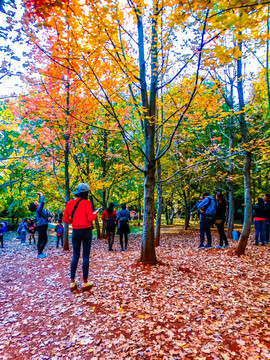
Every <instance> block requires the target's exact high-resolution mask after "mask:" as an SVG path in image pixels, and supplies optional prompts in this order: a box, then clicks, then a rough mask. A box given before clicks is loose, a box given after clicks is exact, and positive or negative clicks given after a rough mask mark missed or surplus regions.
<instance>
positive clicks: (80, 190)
mask: <svg viewBox="0 0 270 360" xmlns="http://www.w3.org/2000/svg"><path fill="white" fill-rule="evenodd" d="M88 193H89V186H88V185H87V184H85V183H80V184H79V185H78V186H77V188H76V191H75V192H74V195H76V199H73V200H70V201H69V202H68V203H67V204H66V208H65V211H64V215H63V222H64V223H66V224H72V228H73V230H72V248H73V256H72V260H71V264H70V280H71V283H70V291H75V290H76V289H77V283H76V282H75V274H76V270H77V266H78V261H79V258H80V252H81V244H82V257H83V264H82V270H83V285H82V291H87V290H90V289H91V287H92V286H93V283H92V282H89V281H88V280H87V279H88V273H89V256H90V250H91V243H92V221H94V220H95V219H96V217H97V212H98V211H99V209H97V210H96V211H94V212H93V211H92V207H91V203H90V201H89V200H88V199H87V198H88Z"/></svg>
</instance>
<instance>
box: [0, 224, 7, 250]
mask: <svg viewBox="0 0 270 360" xmlns="http://www.w3.org/2000/svg"><path fill="white" fill-rule="evenodd" d="M6 231H7V222H6V221H1V222H0V244H1V247H2V248H3V247H4V232H6Z"/></svg>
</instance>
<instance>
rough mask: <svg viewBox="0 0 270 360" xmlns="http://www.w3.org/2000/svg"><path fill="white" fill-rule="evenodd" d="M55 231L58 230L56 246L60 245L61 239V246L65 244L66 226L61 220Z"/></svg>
mask: <svg viewBox="0 0 270 360" xmlns="http://www.w3.org/2000/svg"><path fill="white" fill-rule="evenodd" d="M54 231H56V247H57V248H58V247H59V242H60V241H61V246H63V243H64V226H63V225H62V222H61V221H58V224H57V225H56V227H55V228H54Z"/></svg>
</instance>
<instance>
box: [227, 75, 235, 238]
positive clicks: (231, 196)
mask: <svg viewBox="0 0 270 360" xmlns="http://www.w3.org/2000/svg"><path fill="white" fill-rule="evenodd" d="M230 104H231V109H233V107H234V106H233V82H231V87H230ZM233 125H234V118H233V115H231V117H230V124H229V131H230V139H229V165H228V188H229V209H228V210H229V211H228V227H227V237H228V238H229V239H232V232H233V228H234V212H235V209H234V191H233V190H234V189H233V180H232V176H233V161H232V152H233V139H234V129H233Z"/></svg>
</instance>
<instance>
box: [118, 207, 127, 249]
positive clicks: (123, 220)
mask: <svg viewBox="0 0 270 360" xmlns="http://www.w3.org/2000/svg"><path fill="white" fill-rule="evenodd" d="M121 208H122V209H121V210H119V211H118V212H117V215H116V222H117V235H119V236H120V245H121V251H125V250H127V245H128V234H129V233H130V229H129V225H128V221H129V220H130V213H129V211H128V210H127V206H126V204H122V205H121ZM123 235H124V236H125V247H124V245H123Z"/></svg>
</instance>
